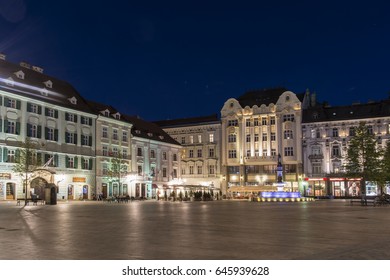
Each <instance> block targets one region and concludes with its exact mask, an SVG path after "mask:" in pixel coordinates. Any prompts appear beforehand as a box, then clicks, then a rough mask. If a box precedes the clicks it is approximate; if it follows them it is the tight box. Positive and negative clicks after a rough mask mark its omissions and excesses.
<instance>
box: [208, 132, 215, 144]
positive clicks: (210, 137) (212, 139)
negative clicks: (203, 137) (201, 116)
mask: <svg viewBox="0 0 390 280" xmlns="http://www.w3.org/2000/svg"><path fill="white" fill-rule="evenodd" d="M209 141H210V143H213V142H214V134H212V133H210V134H209Z"/></svg>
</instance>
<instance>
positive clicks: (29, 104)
mask: <svg viewBox="0 0 390 280" xmlns="http://www.w3.org/2000/svg"><path fill="white" fill-rule="evenodd" d="M27 112H31V103H30V102H28V103H27Z"/></svg>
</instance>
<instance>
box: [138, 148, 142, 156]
mask: <svg viewBox="0 0 390 280" xmlns="http://www.w3.org/2000/svg"><path fill="white" fill-rule="evenodd" d="M137 156H138V157H142V148H137Z"/></svg>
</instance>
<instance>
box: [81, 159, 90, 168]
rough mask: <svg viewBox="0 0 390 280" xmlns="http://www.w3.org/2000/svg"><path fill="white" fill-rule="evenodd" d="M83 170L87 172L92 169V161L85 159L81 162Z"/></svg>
mask: <svg viewBox="0 0 390 280" xmlns="http://www.w3.org/2000/svg"><path fill="white" fill-rule="evenodd" d="M81 168H82V169H85V170H89V169H90V159H88V158H83V160H82V162H81Z"/></svg>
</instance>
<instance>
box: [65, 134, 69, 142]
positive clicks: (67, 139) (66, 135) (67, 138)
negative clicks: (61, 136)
mask: <svg viewBox="0 0 390 280" xmlns="http://www.w3.org/2000/svg"><path fill="white" fill-rule="evenodd" d="M68 141H69V137H68V132H65V143H69V142H68Z"/></svg>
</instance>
